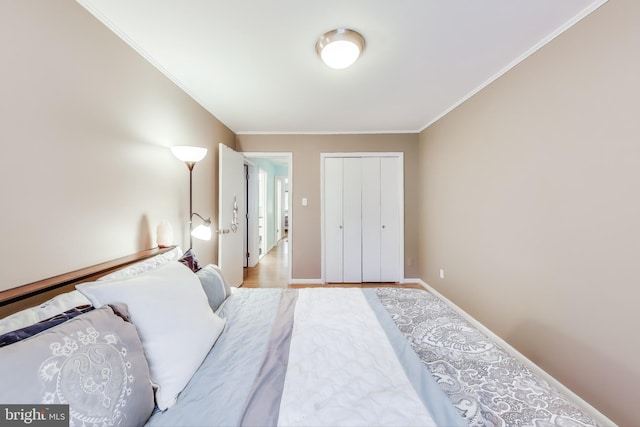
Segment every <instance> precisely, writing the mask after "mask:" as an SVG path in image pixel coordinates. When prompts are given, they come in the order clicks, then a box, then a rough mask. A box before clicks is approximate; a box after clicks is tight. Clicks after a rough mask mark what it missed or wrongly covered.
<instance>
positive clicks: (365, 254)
mask: <svg viewBox="0 0 640 427" xmlns="http://www.w3.org/2000/svg"><path fill="white" fill-rule="evenodd" d="M380 206H381V203H380V158H378V157H364V158H363V159H362V280H363V281H364V282H380V280H381V276H380V253H381V246H380V245H381V223H380Z"/></svg>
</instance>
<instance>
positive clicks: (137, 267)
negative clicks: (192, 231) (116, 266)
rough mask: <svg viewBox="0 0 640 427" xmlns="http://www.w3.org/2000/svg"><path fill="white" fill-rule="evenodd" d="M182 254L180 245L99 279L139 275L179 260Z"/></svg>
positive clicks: (115, 278) (118, 278)
mask: <svg viewBox="0 0 640 427" xmlns="http://www.w3.org/2000/svg"><path fill="white" fill-rule="evenodd" d="M181 256H182V249H180V246H176V247H175V248H173V249H171V250H170V251H167V252H165V253H162V254H159V255H155V256H152V257H151V258H147V259H145V260H144V261H140V262H136V263H135V264H131V265H129V266H127V267H124V268H121V269H120V270H116V271H114V272H113V273H109V274H107V275H106V276H102V277H101V278H99V279H98V280H122V279H127V278H129V277H133V276H137V275H139V274H143V273H146V272H148V271H151V270H155V269H156V268H158V267H160V266H161V265H163V264H166V263H168V262H169V261H177V260H178V259H179V258H180V257H181Z"/></svg>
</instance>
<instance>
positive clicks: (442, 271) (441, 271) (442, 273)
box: [440, 268, 444, 279]
mask: <svg viewBox="0 0 640 427" xmlns="http://www.w3.org/2000/svg"><path fill="white" fill-rule="evenodd" d="M440 278H441V279H444V268H441V269H440Z"/></svg>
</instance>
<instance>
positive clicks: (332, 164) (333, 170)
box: [324, 157, 344, 283]
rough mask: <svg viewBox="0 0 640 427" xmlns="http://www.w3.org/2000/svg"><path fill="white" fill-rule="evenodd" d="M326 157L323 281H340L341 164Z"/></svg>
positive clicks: (341, 160) (338, 160) (337, 160)
mask: <svg viewBox="0 0 640 427" xmlns="http://www.w3.org/2000/svg"><path fill="white" fill-rule="evenodd" d="M343 161H344V159H341V158H333V157H328V158H326V159H325V164H324V220H325V224H324V238H325V246H324V249H325V253H324V261H325V281H327V282H329V283H340V282H342V277H343V276H342V254H343V247H342V229H343V227H342V164H343Z"/></svg>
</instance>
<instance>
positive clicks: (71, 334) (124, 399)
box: [0, 248, 612, 427]
mask: <svg viewBox="0 0 640 427" xmlns="http://www.w3.org/2000/svg"><path fill="white" fill-rule="evenodd" d="M121 261H122V262H112V263H109V264H107V265H103V266H102V267H99V268H91V269H88V270H83V271H80V272H77V273H74V274H70V275H65V276H64V277H63V278H62V277H61V278H59V279H60V280H58V279H55V278H54V279H55V280H52V279H48V281H45V282H46V283H44V282H42V283H36V284H32V285H28V286H27V287H24V288H23V289H21V290H20V289H17V290H12V291H11V292H10V293H9V294H7V293H6V292H5V293H0V304H1V305H3V306H4V307H3V308H2V309H3V310H4V313H3V314H8V313H12V314H10V315H8V316H6V317H4V318H3V319H1V320H0V377H1V378H3V385H2V388H1V389H0V404H21V405H28V404H32V405H35V404H45V405H46V404H50V405H54V404H66V405H69V421H70V425H85V426H89V425H101V426H111V425H122V426H134V425H147V426H240V425H242V426H275V425H281V426H364V425H366V426H377V425H380V426H382V425H384V426H467V425H469V426H536V427H547V426H598V425H612V424H611V423H610V422H609V421H608V420H607V419H606V418H605V417H604V416H602V415H601V414H599V413H597V412H595V410H593V408H590V407H589V406H588V405H587V404H585V403H584V402H582V401H580V400H579V399H576V397H575V396H572V395H570V394H567V393H565V392H564V390H560V389H558V388H557V387H555V386H554V384H552V383H551V382H549V381H547V378H545V376H544V375H540V373H539V372H538V370H537V369H535V367H532V365H530V364H529V363H527V361H526V360H523V358H522V357H521V356H519V355H517V354H514V352H513V351H512V349H510V348H505V346H502V345H500V344H499V343H498V342H497V341H496V340H495V339H492V338H491V337H490V336H489V335H488V334H486V333H484V332H483V331H482V330H481V329H480V328H478V327H477V326H476V325H474V324H473V323H472V322H470V321H469V320H467V319H466V318H465V316H463V315H461V314H460V313H459V312H458V311H457V310H456V309H455V308H454V307H452V306H451V305H450V304H448V303H447V302H446V301H444V300H443V299H442V298H440V297H439V296H437V295H435V294H434V293H431V292H427V291H426V290H420V289H403V288H398V287H393V286H389V287H379V288H302V289H243V288H230V287H229V286H228V285H227V283H226V282H225V280H224V276H223V274H222V272H221V271H220V269H219V268H217V267H216V266H214V265H206V266H201V265H200V264H199V262H198V260H197V258H196V257H195V255H194V254H193V252H192V251H187V253H184V254H183V253H182V251H181V250H180V249H179V248H170V249H168V250H165V251H160V252H158V251H152V252H145V254H144V255H141V256H139V257H129V258H127V259H126V260H121ZM62 279H64V280H62ZM53 291H56V292H61V293H59V295H57V296H55V297H53V298H50V297H51V292H53ZM43 292H46V297H47V298H48V299H47V300H46V301H44V302H40V301H38V302H39V304H38V305H36V306H33V307H27V308H25V306H28V305H29V302H33V301H34V298H37V297H38V296H39V295H40V294H42V293H43ZM56 292H54V293H56ZM40 298H42V297H40ZM16 307H19V308H20V309H19V310H17V309H16ZM14 311H15V313H13V312H14Z"/></svg>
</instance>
